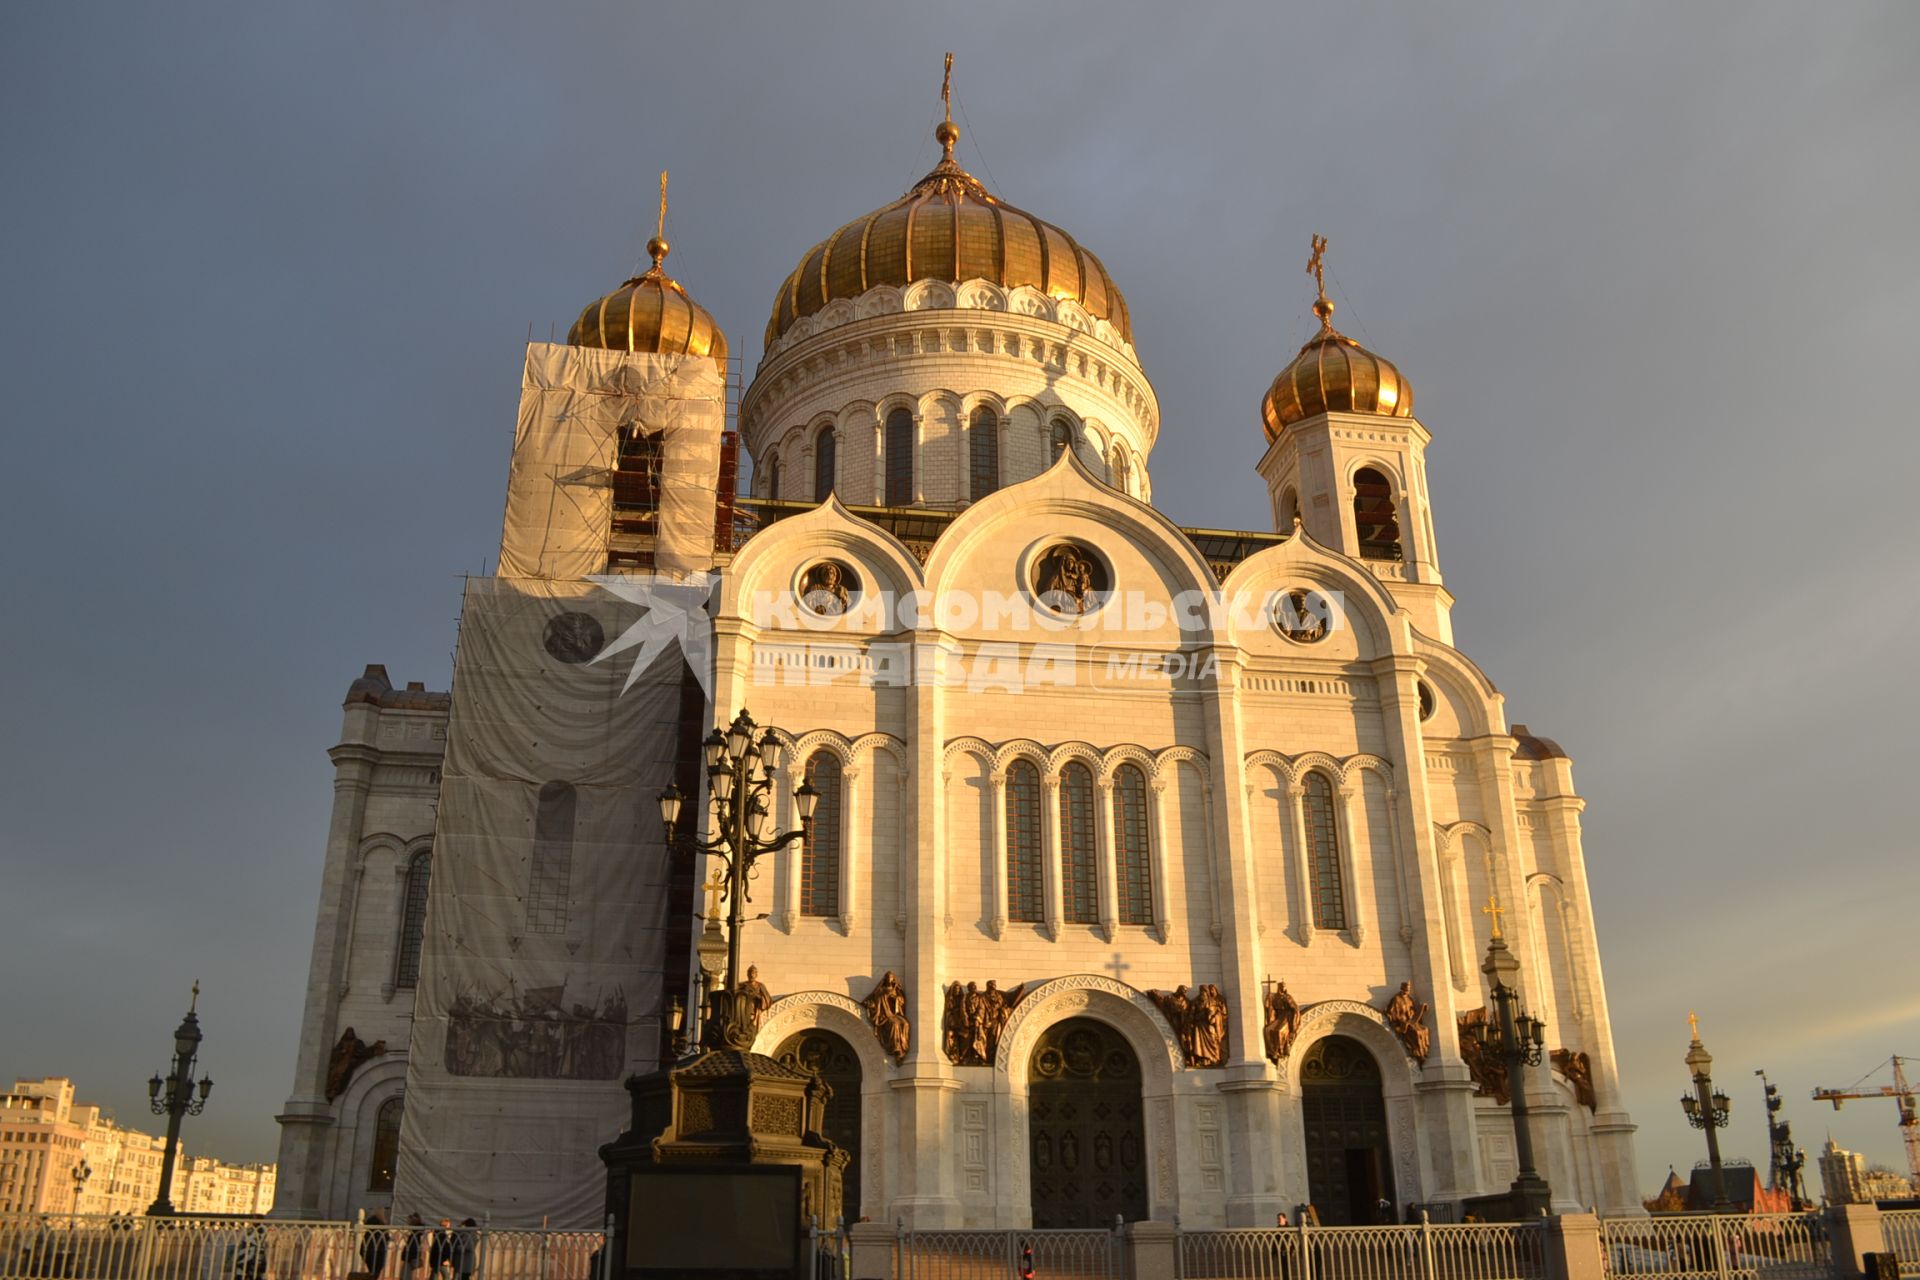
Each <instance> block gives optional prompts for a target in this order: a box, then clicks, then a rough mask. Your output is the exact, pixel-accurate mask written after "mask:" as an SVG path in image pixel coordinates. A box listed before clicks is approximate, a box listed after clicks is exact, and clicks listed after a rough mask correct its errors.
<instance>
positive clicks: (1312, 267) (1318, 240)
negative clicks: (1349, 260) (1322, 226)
mask: <svg viewBox="0 0 1920 1280" xmlns="http://www.w3.org/2000/svg"><path fill="white" fill-rule="evenodd" d="M1326 256H1327V238H1326V237H1325V236H1315V237H1314V238H1313V255H1312V256H1311V257H1309V258H1308V259H1307V274H1308V275H1310V276H1312V277H1313V283H1314V287H1316V288H1317V289H1319V290H1320V296H1321V297H1323V298H1324V297H1326V296H1327V279H1326V265H1325V263H1324V261H1323V259H1325V257H1326Z"/></svg>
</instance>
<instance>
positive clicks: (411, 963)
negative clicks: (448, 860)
mask: <svg viewBox="0 0 1920 1280" xmlns="http://www.w3.org/2000/svg"><path fill="white" fill-rule="evenodd" d="M432 873H433V857H432V855H431V854H429V853H428V852H427V851H426V850H424V849H422V850H421V851H420V852H419V853H416V854H414V855H413V858H412V859H411V860H410V861H409V862H408V863H407V883H406V888H405V889H404V890H403V891H402V892H401V895H400V959H399V963H397V964H396V965H394V969H393V985H394V986H396V987H411V986H416V985H418V984H419V982H420V944H421V943H422V942H424V941H425V940H426V936H427V880H428V878H429V877H430V876H431V875H432Z"/></svg>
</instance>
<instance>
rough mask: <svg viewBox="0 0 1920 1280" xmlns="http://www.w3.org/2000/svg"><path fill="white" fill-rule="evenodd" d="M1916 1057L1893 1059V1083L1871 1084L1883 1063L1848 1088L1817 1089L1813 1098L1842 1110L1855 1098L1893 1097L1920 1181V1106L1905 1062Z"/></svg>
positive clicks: (1910, 1162)
mask: <svg viewBox="0 0 1920 1280" xmlns="http://www.w3.org/2000/svg"><path fill="white" fill-rule="evenodd" d="M1913 1061H1915V1060H1914V1059H1912V1058H1900V1057H1898V1056H1896V1057H1895V1058H1894V1059H1893V1084H1892V1086H1891V1087H1889V1086H1886V1085H1882V1086H1880V1087H1878V1088H1875V1087H1873V1086H1871V1085H1868V1084H1867V1080H1868V1079H1869V1078H1870V1077H1872V1076H1875V1075H1878V1074H1879V1073H1880V1067H1875V1068H1874V1069H1873V1070H1872V1071H1869V1072H1867V1074H1866V1075H1864V1076H1861V1077H1860V1078H1859V1079H1858V1080H1856V1081H1854V1083H1853V1084H1852V1085H1850V1086H1848V1087H1847V1088H1845V1089H1815V1090H1814V1091H1813V1100H1814V1101H1815V1102H1831V1103H1832V1104H1833V1109H1834V1110H1835V1111H1838V1110H1839V1109H1840V1104H1841V1103H1843V1102H1846V1101H1847V1100H1849V1099H1851V1098H1892V1099H1893V1104H1894V1105H1895V1106H1896V1107H1898V1108H1900V1139H1901V1141H1903V1142H1905V1143H1906V1144H1907V1172H1908V1174H1909V1175H1910V1176H1911V1177H1912V1178H1913V1179H1914V1180H1915V1181H1916V1182H1920V1108H1916V1107H1915V1105H1914V1090H1913V1086H1912V1085H1909V1084H1908V1083H1907V1073H1906V1071H1905V1070H1903V1064H1904V1063H1907V1062H1913ZM1885 1065H1886V1064H1885V1063H1882V1064H1881V1066H1885Z"/></svg>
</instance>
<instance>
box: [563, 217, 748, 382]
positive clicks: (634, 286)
mask: <svg viewBox="0 0 1920 1280" xmlns="http://www.w3.org/2000/svg"><path fill="white" fill-rule="evenodd" d="M670 247H671V246H669V245H668V244H667V242H666V241H665V240H664V239H662V238H661V237H660V236H655V237H654V238H653V239H651V240H649V241H647V252H648V253H649V254H650V255H652V257H653V266H652V267H651V268H649V269H648V270H647V271H645V272H644V273H642V274H640V275H637V276H635V277H634V278H633V279H631V280H629V281H627V282H626V283H625V284H623V285H621V286H620V287H619V288H618V289H615V290H614V291H613V292H612V293H610V294H608V295H607V296H606V297H604V298H601V299H600V300H599V301H598V302H592V303H588V304H587V309H586V310H584V311H582V312H581V313H580V318H579V319H578V320H575V321H574V322H573V328H571V329H569V330H567V342H568V343H569V344H571V345H572V346H576V347H606V348H609V349H611V350H614V351H644V352H652V353H655V354H659V355H693V356H712V357H713V359H714V362H715V363H716V364H718V365H719V366H720V370H721V372H722V373H725V372H726V366H727V335H726V332H725V330H723V329H721V327H720V326H719V324H718V323H716V322H715V321H714V318H713V317H712V316H711V315H710V314H708V312H707V309H706V308H705V307H703V306H701V305H700V304H699V303H697V302H695V301H694V300H693V299H692V298H690V297H688V296H687V291H686V290H685V289H684V288H682V287H681V285H680V282H679V281H677V280H675V279H674V278H673V277H672V276H670V275H668V274H667V272H666V269H665V268H664V267H663V266H662V265H661V264H662V263H663V262H665V261H666V257H667V251H668V249H669V248H670Z"/></svg>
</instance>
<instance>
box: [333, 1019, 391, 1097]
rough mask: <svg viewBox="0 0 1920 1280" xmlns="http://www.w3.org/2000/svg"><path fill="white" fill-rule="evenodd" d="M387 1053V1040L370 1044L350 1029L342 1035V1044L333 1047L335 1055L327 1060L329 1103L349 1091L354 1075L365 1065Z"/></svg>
mask: <svg viewBox="0 0 1920 1280" xmlns="http://www.w3.org/2000/svg"><path fill="white" fill-rule="evenodd" d="M386 1051H387V1042H386V1041H385V1040H375V1041H374V1042H373V1043H372V1044H368V1043H367V1042H366V1041H364V1040H362V1039H361V1038H360V1037H359V1036H357V1035H355V1034H354V1033H353V1028H352V1027H348V1028H347V1029H346V1030H345V1031H344V1032H342V1033H341V1034H340V1043H339V1044H336V1045H334V1046H333V1054H332V1056H331V1057H329V1058H328V1059H327V1087H326V1095H327V1101H328V1102H332V1101H333V1100H334V1099H335V1098H337V1097H339V1096H340V1095H341V1094H343V1093H345V1092H346V1091H347V1085H348V1084H349V1083H351V1082H352V1080H353V1073H354V1072H356V1071H358V1070H359V1069H360V1068H361V1067H362V1066H363V1065H364V1064H366V1063H368V1062H371V1061H372V1060H373V1059H375V1058H378V1057H381V1056H382V1055H384V1054H385V1053H386Z"/></svg>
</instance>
